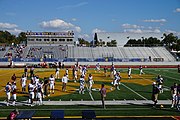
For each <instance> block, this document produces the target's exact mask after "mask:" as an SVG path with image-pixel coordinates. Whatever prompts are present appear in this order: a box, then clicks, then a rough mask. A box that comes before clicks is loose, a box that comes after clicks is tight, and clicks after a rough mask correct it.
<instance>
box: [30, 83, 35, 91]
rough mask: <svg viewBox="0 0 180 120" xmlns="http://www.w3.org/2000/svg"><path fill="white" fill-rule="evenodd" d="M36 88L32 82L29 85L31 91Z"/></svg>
mask: <svg viewBox="0 0 180 120" xmlns="http://www.w3.org/2000/svg"><path fill="white" fill-rule="evenodd" d="M34 89H35V86H34V85H33V84H31V83H30V84H29V86H28V90H29V92H34Z"/></svg>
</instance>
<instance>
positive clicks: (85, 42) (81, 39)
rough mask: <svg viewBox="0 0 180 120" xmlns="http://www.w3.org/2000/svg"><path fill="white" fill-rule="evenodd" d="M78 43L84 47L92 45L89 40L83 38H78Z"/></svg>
mask: <svg viewBox="0 0 180 120" xmlns="http://www.w3.org/2000/svg"><path fill="white" fill-rule="evenodd" d="M78 41H79V45H80V46H82V45H86V46H89V45H90V43H89V42H88V41H87V40H85V39H83V38H78Z"/></svg>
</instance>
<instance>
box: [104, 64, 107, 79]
mask: <svg viewBox="0 0 180 120" xmlns="http://www.w3.org/2000/svg"><path fill="white" fill-rule="evenodd" d="M107 70H108V68H107V66H105V67H104V75H105V77H107Z"/></svg>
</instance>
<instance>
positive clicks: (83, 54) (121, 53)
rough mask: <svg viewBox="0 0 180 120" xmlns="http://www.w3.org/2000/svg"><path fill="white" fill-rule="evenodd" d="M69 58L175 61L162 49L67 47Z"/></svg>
mask: <svg viewBox="0 0 180 120" xmlns="http://www.w3.org/2000/svg"><path fill="white" fill-rule="evenodd" d="M68 51H69V52H68V57H69V58H93V59H96V58H103V57H104V58H105V57H113V58H122V59H123V58H149V56H151V57H152V58H163V59H164V61H175V58H174V57H173V56H172V55H171V54H170V53H169V51H167V50H166V48H164V47H72V46H71V47H68Z"/></svg>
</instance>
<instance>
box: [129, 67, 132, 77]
mask: <svg viewBox="0 0 180 120" xmlns="http://www.w3.org/2000/svg"><path fill="white" fill-rule="evenodd" d="M128 78H129V79H130V78H132V76H131V68H130V67H128Z"/></svg>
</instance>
